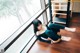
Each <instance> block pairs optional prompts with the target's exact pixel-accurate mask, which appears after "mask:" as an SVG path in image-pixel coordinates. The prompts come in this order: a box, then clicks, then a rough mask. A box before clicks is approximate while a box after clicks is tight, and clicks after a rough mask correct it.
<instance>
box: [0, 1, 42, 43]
mask: <svg viewBox="0 0 80 53" xmlns="http://www.w3.org/2000/svg"><path fill="white" fill-rule="evenodd" d="M36 4H37V5H36ZM40 9H41V4H40V0H1V1H0V44H1V43H2V42H3V41H4V40H6V39H7V38H8V37H9V36H11V35H12V34H13V33H14V32H15V31H16V30H17V29H18V28H19V27H21V26H22V25H23V24H24V23H25V22H27V21H28V20H29V19H30V18H31V17H32V16H34V15H35V14H36V13H37V12H38V11H39V10H40Z"/></svg>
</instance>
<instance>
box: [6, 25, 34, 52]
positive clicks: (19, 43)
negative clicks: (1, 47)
mask: <svg viewBox="0 0 80 53" xmlns="http://www.w3.org/2000/svg"><path fill="white" fill-rule="evenodd" d="M33 35H34V31H33V26H32V25H31V26H30V27H29V28H28V29H27V30H26V31H25V32H24V33H23V34H22V35H21V36H20V37H19V38H18V39H17V40H16V41H15V42H14V43H13V44H12V45H11V46H10V47H9V48H8V49H7V51H6V52H5V53H9V52H11V53H20V51H21V50H22V49H23V48H24V46H25V45H26V44H27V43H28V42H29V40H30V39H31V38H32V37H33ZM13 49H14V50H13Z"/></svg>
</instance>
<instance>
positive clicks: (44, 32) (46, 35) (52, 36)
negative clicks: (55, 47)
mask: <svg viewBox="0 0 80 53" xmlns="http://www.w3.org/2000/svg"><path fill="white" fill-rule="evenodd" d="M33 26H34V32H35V34H36V35H37V38H38V40H39V41H42V42H47V43H58V42H60V41H61V40H63V39H64V40H65V37H63V36H60V35H58V32H60V29H64V30H67V31H71V32H75V30H76V28H68V27H64V26H62V25H58V24H53V23H51V24H50V25H49V26H44V25H42V22H41V21H40V20H37V19H36V20H34V21H33Z"/></svg>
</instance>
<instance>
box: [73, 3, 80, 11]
mask: <svg viewBox="0 0 80 53" xmlns="http://www.w3.org/2000/svg"><path fill="white" fill-rule="evenodd" d="M72 9H73V10H72V11H73V12H80V2H73V6H72Z"/></svg>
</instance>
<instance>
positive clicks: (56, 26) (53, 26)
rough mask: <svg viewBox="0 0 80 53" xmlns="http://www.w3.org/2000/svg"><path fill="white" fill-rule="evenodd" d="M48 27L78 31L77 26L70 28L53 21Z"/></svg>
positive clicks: (57, 29)
mask: <svg viewBox="0 0 80 53" xmlns="http://www.w3.org/2000/svg"><path fill="white" fill-rule="evenodd" d="M48 27H49V28H50V29H52V30H55V31H60V29H64V30H67V31H71V32H75V31H76V28H68V27H65V26H62V25H59V24H53V23H51V24H50V25H49V26H48Z"/></svg>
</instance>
